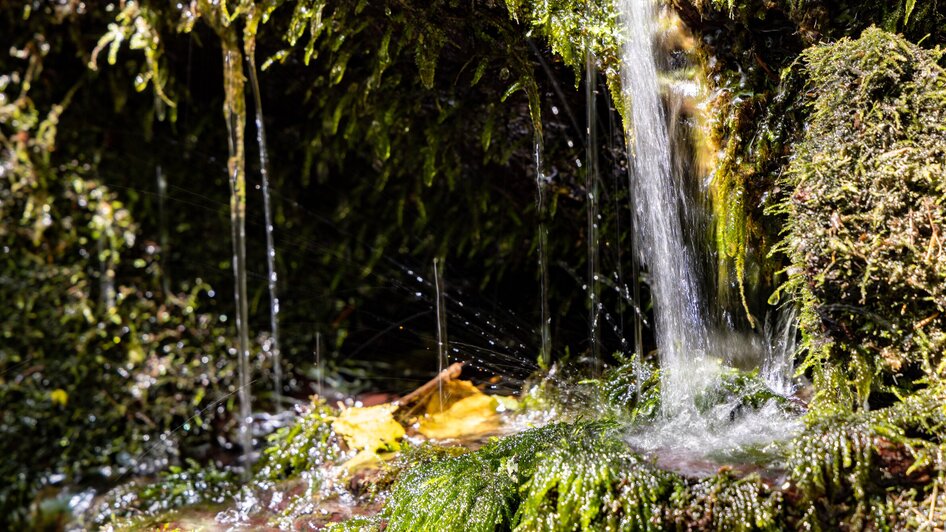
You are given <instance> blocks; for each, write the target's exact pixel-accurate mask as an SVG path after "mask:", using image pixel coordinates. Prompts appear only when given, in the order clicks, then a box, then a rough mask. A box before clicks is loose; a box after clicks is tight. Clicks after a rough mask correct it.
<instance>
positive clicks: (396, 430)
mask: <svg viewBox="0 0 946 532" xmlns="http://www.w3.org/2000/svg"><path fill="white" fill-rule="evenodd" d="M396 409H397V406H396V405H392V404H383V405H377V406H368V407H353V408H346V409H345V410H342V412H341V413H340V414H339V415H338V417H337V418H335V421H333V422H332V428H333V429H335V432H337V433H338V434H340V435H341V436H342V437H343V438H345V443H347V444H348V446H349V447H351V448H352V449H356V450H358V451H377V450H379V449H389V448H396V447H397V442H398V440H400V439H401V438H402V437H404V427H402V426H401V424H400V423H398V422H397V421H395V420H394V417H393V416H392V415H391V414H393V413H394V411H395V410H396Z"/></svg>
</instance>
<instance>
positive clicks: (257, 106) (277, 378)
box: [244, 35, 283, 411]
mask: <svg viewBox="0 0 946 532" xmlns="http://www.w3.org/2000/svg"><path fill="white" fill-rule="evenodd" d="M244 48H245V49H246V62H247V71H248V73H249V80H250V88H251V90H252V92H253V105H254V110H255V112H256V114H255V122H256V143H257V146H258V148H259V150H258V151H259V170H260V178H261V181H262V183H261V188H262V190H263V223H264V226H265V232H266V273H267V277H266V281H267V287H268V289H269V327H270V331H271V333H272V337H271V339H270V345H269V347H270V353H271V354H272V357H273V398H274V402H275V403H276V409H277V411H280V410H282V392H283V386H282V379H283V377H282V353H281V351H280V349H279V296H278V295H277V292H276V289H277V274H276V247H275V244H274V242H273V212H272V201H271V199H270V194H269V152H268V151H267V149H266V127H265V125H264V124H263V101H262V100H263V99H262V96H261V95H260V88H259V80H258V79H257V75H256V53H255V48H256V46H255V40H254V38H253V37H251V36H249V35H248V36H247V38H246V41H245V43H244Z"/></svg>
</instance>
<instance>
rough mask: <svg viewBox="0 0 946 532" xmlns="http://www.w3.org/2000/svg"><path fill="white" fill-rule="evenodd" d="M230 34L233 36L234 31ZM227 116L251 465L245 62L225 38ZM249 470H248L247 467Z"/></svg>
mask: <svg viewBox="0 0 946 532" xmlns="http://www.w3.org/2000/svg"><path fill="white" fill-rule="evenodd" d="M230 35H231V36H233V32H232V30H231V32H230ZM221 43H222V45H223V79H224V94H225V100H224V115H225V117H226V122H227V132H228V136H227V146H228V148H229V153H230V156H229V158H228V159H227V170H228V173H229V176H230V225H231V232H232V237H233V277H234V280H235V290H234V299H235V302H236V309H237V312H236V328H237V336H238V343H239V352H238V353H237V358H238V360H239V364H238V371H239V376H240V388H239V396H240V423H239V442H240V446H241V447H242V449H243V460H244V464H245V465H247V466H248V465H249V462H250V460H251V456H252V451H253V435H252V432H251V419H250V414H251V411H252V399H253V398H252V394H251V392H250V384H251V378H250V377H251V375H250V374H251V371H252V368H251V367H250V337H249V331H248V327H249V307H248V295H247V289H246V154H245V151H244V143H243V141H244V133H245V128H246V102H245V101H244V95H245V93H244V78H243V61H242V57H241V55H242V54H241V53H240V49H239V48H238V47H237V45H236V38H235V36H233V38H232V39H227V38H222V39H221ZM246 471H249V468H248V467H247V469H246Z"/></svg>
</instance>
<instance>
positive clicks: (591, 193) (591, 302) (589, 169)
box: [585, 4, 601, 373]
mask: <svg viewBox="0 0 946 532" xmlns="http://www.w3.org/2000/svg"><path fill="white" fill-rule="evenodd" d="M588 9H589V10H590V4H589V5H588ZM596 70H597V69H596V68H595V57H594V52H593V51H592V49H591V37H590V36H586V37H585V124H586V126H587V130H586V132H585V134H586V135H587V137H588V142H587V143H586V145H585V193H586V194H587V209H586V210H587V214H588V236H587V238H588V312H589V315H588V339H589V342H590V343H591V359H592V362H593V364H594V372H595V373H598V370H599V369H600V368H599V366H600V359H601V357H600V353H599V345H598V321H599V319H600V317H601V288H600V282H599V279H598V276H599V274H600V272H599V267H598V243H599V242H598V131H597V128H598V124H597V102H596V100H597V98H596V91H595V84H596V82H597V72H596Z"/></svg>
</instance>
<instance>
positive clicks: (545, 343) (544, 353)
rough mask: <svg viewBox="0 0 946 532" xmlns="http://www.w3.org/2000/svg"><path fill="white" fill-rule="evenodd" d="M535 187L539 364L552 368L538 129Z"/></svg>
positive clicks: (546, 233) (538, 135) (545, 207)
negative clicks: (539, 339) (537, 224)
mask: <svg viewBox="0 0 946 532" xmlns="http://www.w3.org/2000/svg"><path fill="white" fill-rule="evenodd" d="M534 155H535V189H536V200H535V201H536V204H535V206H536V214H537V216H538V219H539V226H538V252H539V305H540V309H539V315H540V319H541V322H540V324H539V335H540V338H541V347H540V351H539V365H540V366H542V367H544V368H546V369H547V368H550V367H551V365H552V332H551V320H552V318H551V315H550V312H549V264H548V258H549V257H548V253H549V251H548V246H549V228H548V220H547V218H548V205H546V203H547V198H546V195H547V193H548V190H547V189H548V178H547V177H546V175H545V173H544V172H543V171H542V160H543V147H542V133H541V131H540V130H537V131H536V133H535V151H534Z"/></svg>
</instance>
